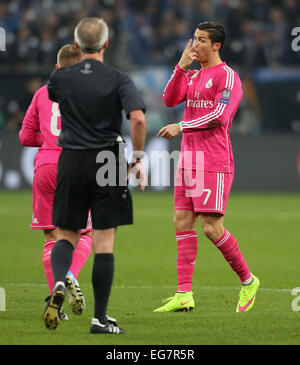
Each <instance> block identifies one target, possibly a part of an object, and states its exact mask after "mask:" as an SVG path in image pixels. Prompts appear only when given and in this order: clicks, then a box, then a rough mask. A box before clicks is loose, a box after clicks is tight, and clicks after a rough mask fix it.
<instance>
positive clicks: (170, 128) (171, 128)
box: [157, 123, 180, 139]
mask: <svg viewBox="0 0 300 365" xmlns="http://www.w3.org/2000/svg"><path fill="white" fill-rule="evenodd" d="M178 134H180V125H179V123H175V124H168V125H166V126H165V127H163V128H162V129H161V130H160V131H159V132H158V133H157V137H164V138H167V139H173V138H174V137H176V136H178Z"/></svg>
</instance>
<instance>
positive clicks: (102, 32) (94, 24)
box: [74, 17, 108, 53]
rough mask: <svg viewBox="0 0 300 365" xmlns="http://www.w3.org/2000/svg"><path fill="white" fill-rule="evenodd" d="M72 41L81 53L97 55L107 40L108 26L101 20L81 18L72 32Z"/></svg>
mask: <svg viewBox="0 0 300 365" xmlns="http://www.w3.org/2000/svg"><path fill="white" fill-rule="evenodd" d="M74 39H75V42H76V43H77V44H78V46H79V48H80V49H81V51H82V52H83V53H97V52H99V51H100V50H101V49H102V48H103V47H104V45H105V42H106V41H107V40H108V26H107V24H106V23H105V21H104V20H103V19H102V18H94V17H87V18H83V19H82V20H81V21H80V22H79V23H78V24H77V26H76V28H75V30H74Z"/></svg>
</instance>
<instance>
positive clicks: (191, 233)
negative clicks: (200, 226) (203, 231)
mask: <svg viewBox="0 0 300 365" xmlns="http://www.w3.org/2000/svg"><path fill="white" fill-rule="evenodd" d="M187 238H197V232H196V231H184V232H177V233H176V241H182V240H185V239H187Z"/></svg>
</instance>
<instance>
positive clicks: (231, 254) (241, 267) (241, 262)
mask: <svg viewBox="0 0 300 365" xmlns="http://www.w3.org/2000/svg"><path fill="white" fill-rule="evenodd" d="M214 245H215V246H216V247H217V248H218V249H219V250H220V251H221V252H222V254H223V256H224V258H225V260H226V261H227V262H228V263H229V264H230V266H231V267H232V269H233V270H234V271H235V272H236V273H237V275H238V276H239V278H240V281H241V283H244V282H247V281H248V280H249V279H250V278H251V273H250V271H249V268H248V265H247V263H246V261H245V259H244V257H243V255H242V253H241V250H240V248H239V245H238V243H237V240H236V239H235V238H234V237H233V235H232V234H231V233H230V232H229V231H227V229H226V230H225V233H224V234H223V236H222V237H221V238H220V239H219V240H218V241H216V242H214Z"/></svg>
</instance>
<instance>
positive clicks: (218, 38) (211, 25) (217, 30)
mask: <svg viewBox="0 0 300 365" xmlns="http://www.w3.org/2000/svg"><path fill="white" fill-rule="evenodd" d="M197 29H199V30H204V31H206V32H207V33H208V38H209V39H210V41H211V42H212V44H214V43H221V48H222V47H223V44H224V42H225V30H224V27H223V25H222V24H219V23H215V22H202V23H200V24H198V26H197ZM221 48H220V49H221Z"/></svg>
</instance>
